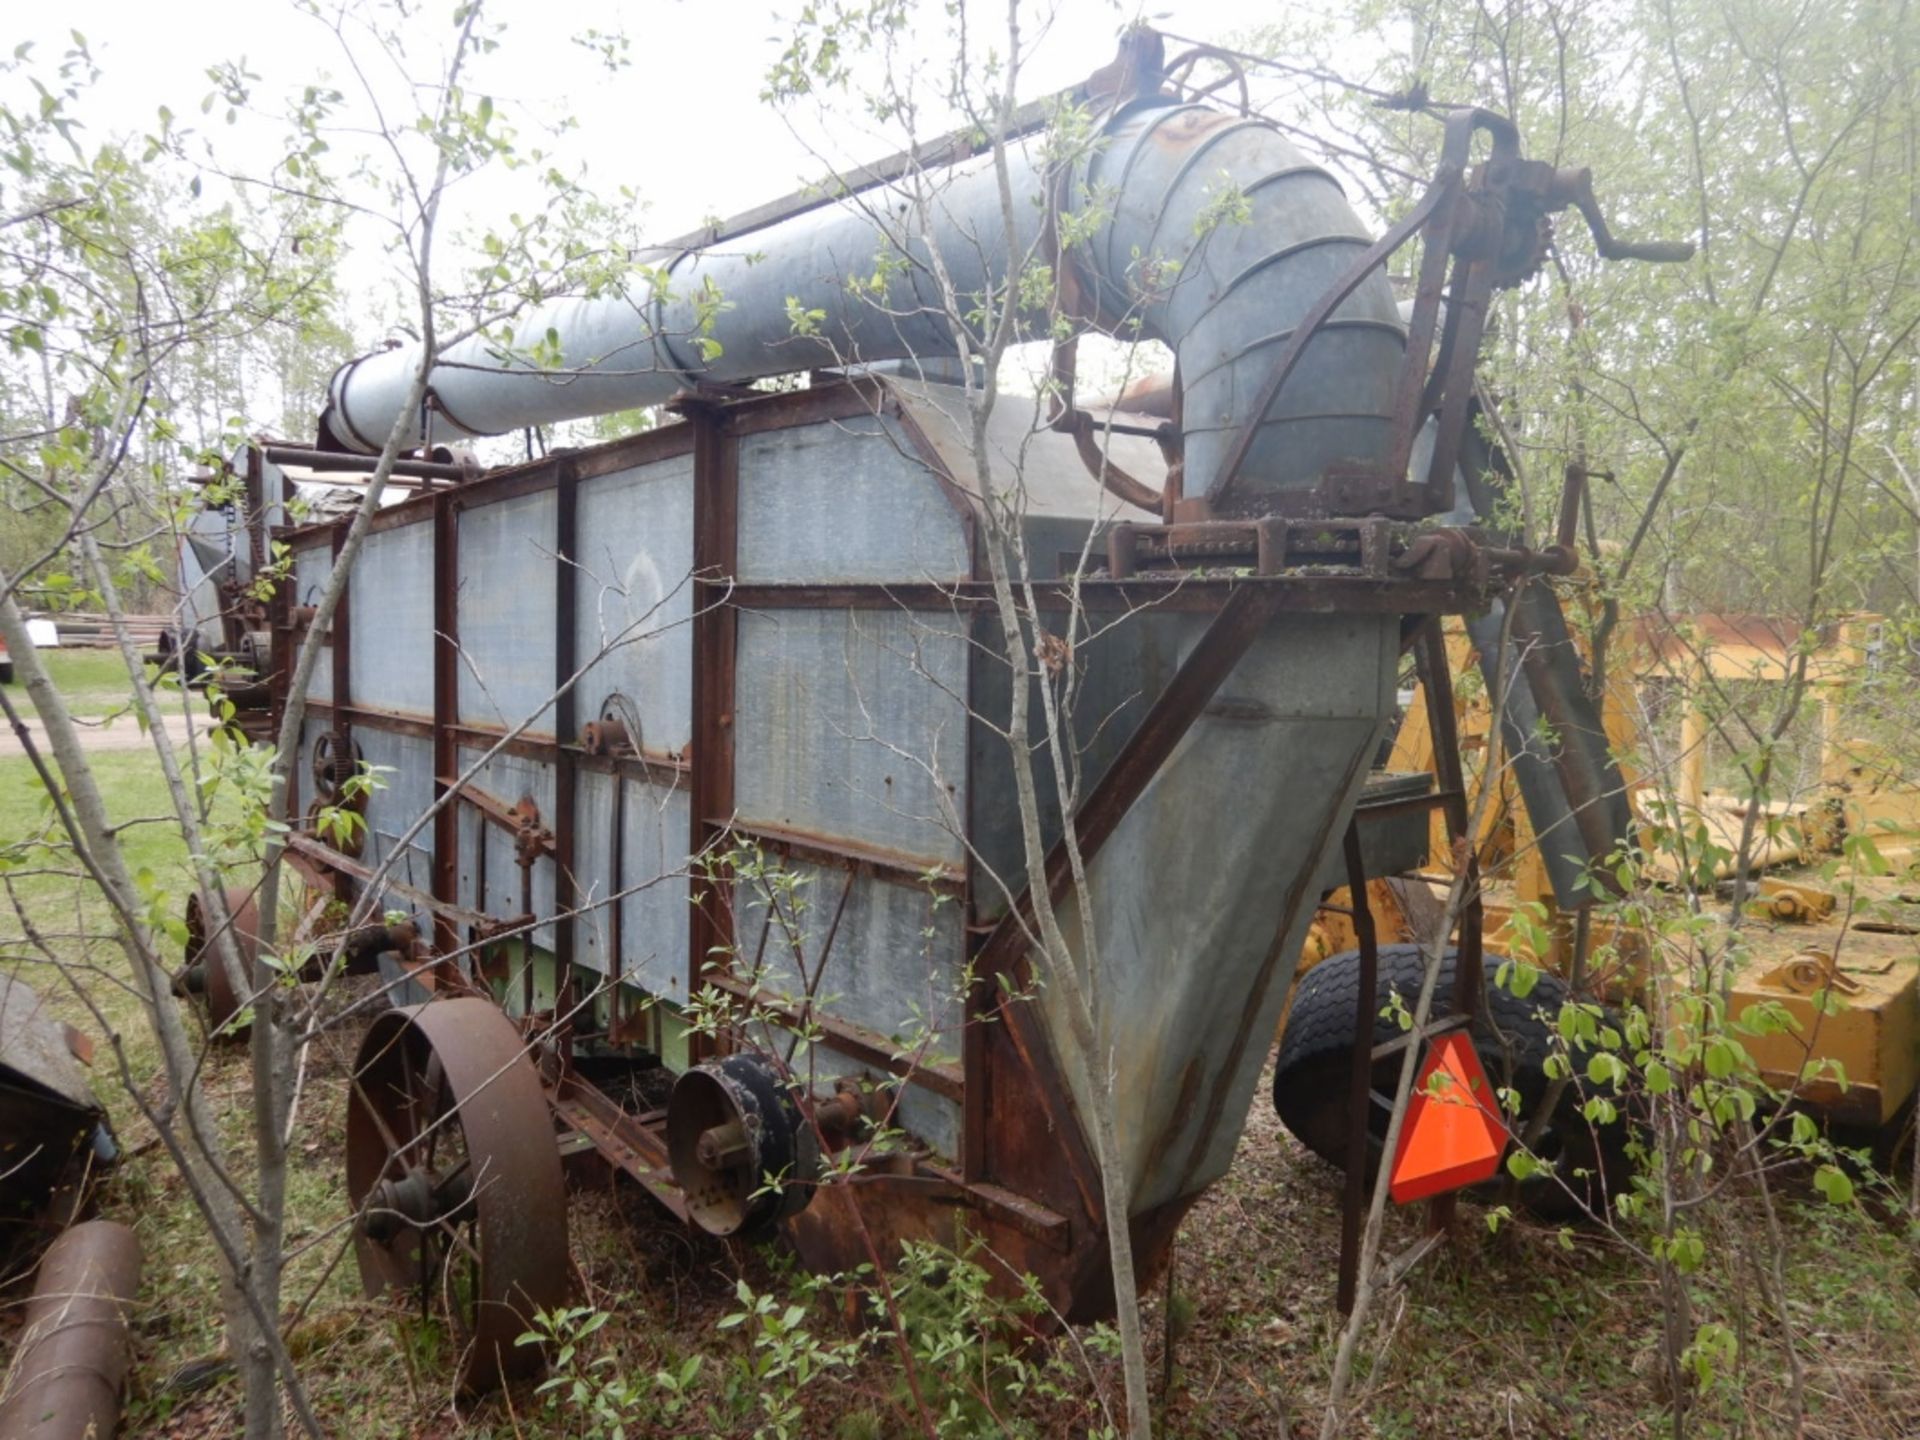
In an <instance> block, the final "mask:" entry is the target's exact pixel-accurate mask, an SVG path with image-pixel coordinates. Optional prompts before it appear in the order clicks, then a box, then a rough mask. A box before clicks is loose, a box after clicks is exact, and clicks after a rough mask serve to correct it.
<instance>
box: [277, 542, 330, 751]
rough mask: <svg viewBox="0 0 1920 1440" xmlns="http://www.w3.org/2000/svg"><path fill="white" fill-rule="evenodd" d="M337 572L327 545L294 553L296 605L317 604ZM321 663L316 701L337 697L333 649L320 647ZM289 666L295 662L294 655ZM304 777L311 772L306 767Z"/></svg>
mask: <svg viewBox="0 0 1920 1440" xmlns="http://www.w3.org/2000/svg"><path fill="white" fill-rule="evenodd" d="M332 573H333V552H332V550H330V549H329V548H328V547H327V546H325V545H310V546H308V547H307V548H306V549H304V550H298V551H295V552H294V557H293V603H294V604H295V605H317V604H319V603H320V592H321V590H323V589H324V588H325V587H326V583H327V577H328V576H329V575H331V574H332ZM319 662H320V663H319V664H318V665H316V666H315V667H314V671H313V684H312V685H311V686H310V687H308V692H307V693H308V695H309V697H310V698H312V699H315V700H331V699H332V698H333V647H332V646H331V645H322V646H321V647H320V655H319ZM286 663H287V664H288V665H291V664H292V663H293V656H292V655H289V656H288V657H287V660H286ZM301 773H302V774H305V773H307V772H306V771H305V769H304V768H303V769H302V771H301Z"/></svg>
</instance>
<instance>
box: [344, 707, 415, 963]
mask: <svg viewBox="0 0 1920 1440" xmlns="http://www.w3.org/2000/svg"><path fill="white" fill-rule="evenodd" d="M353 739H354V743H355V744H357V745H358V746H359V747H360V755H361V758H362V759H363V760H365V761H366V763H367V764H368V765H371V766H373V767H375V775H376V776H377V779H376V782H375V785H376V788H375V789H374V791H373V793H372V794H371V795H369V796H368V797H367V838H366V843H365V845H364V847H363V848H362V850H361V852H360V858H361V860H362V861H364V862H365V863H366V864H369V865H379V864H381V863H383V862H384V861H385V860H386V859H387V858H388V857H389V856H397V857H398V858H396V859H395V860H394V863H393V872H392V873H393V878H394V879H395V880H398V881H400V882H402V883H403V884H406V885H411V886H412V887H413V888H414V889H416V890H422V891H425V892H427V893H429V894H431V893H432V891H433V825H432V823H431V822H429V823H427V824H425V825H422V826H421V827H420V830H419V833H418V834H416V835H415V836H414V837H413V839H412V840H411V841H410V842H408V843H407V844H406V845H405V846H402V844H401V838H400V837H401V836H403V835H404V834H405V833H406V832H407V830H408V828H409V827H410V826H412V824H413V822H414V821H415V820H417V819H419V818H420V816H422V815H423V814H425V813H426V811H427V809H428V807H429V806H431V805H432V804H433V742H432V741H430V740H421V739H418V738H416V737H414V736H411V735H401V734H399V733H397V732H395V731H392V730H381V729H378V728H376V727H375V726H372V725H359V726H355V727H354V731H353ZM380 908H381V909H382V910H405V911H407V912H409V913H410V914H413V915H414V918H415V919H416V920H418V921H420V922H421V923H422V924H423V926H424V925H429V924H430V919H431V917H429V916H426V915H424V914H420V913H418V912H417V910H416V907H415V905H414V903H413V902H412V901H411V900H408V899H407V898H405V897H404V896H402V895H398V894H394V893H392V892H389V893H388V894H386V895H385V896H383V897H382V898H381V901H380Z"/></svg>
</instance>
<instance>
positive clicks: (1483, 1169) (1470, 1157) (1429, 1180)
mask: <svg viewBox="0 0 1920 1440" xmlns="http://www.w3.org/2000/svg"><path fill="white" fill-rule="evenodd" d="M1506 1150H1507V1127H1506V1124H1505V1123H1504V1122H1503V1121H1502V1120H1501V1118H1500V1102H1499V1098H1498V1097H1497V1096H1496V1095H1495V1094H1494V1093H1493V1086H1492V1085H1491V1084H1489V1083H1488V1081H1487V1072H1486V1071H1485V1070H1483V1069H1482V1068H1481V1066H1480V1057H1479V1055H1478V1054H1477V1053H1475V1051H1474V1048H1473V1041H1471V1040H1469V1039H1468V1038H1467V1036H1466V1034H1465V1033H1464V1032H1462V1031H1458V1030H1456V1031H1454V1032H1453V1033H1452V1034H1450V1035H1443V1036H1441V1037H1440V1038H1439V1039H1438V1040H1436V1041H1434V1042H1433V1044H1432V1045H1431V1046H1429V1047H1428V1049H1427V1063H1426V1066H1425V1068H1424V1069H1423V1070H1422V1071H1421V1072H1420V1077H1419V1079H1418V1081H1417V1082H1416V1083H1415V1085H1414V1087H1413V1094H1412V1096H1411V1097H1409V1099H1408V1102H1407V1118H1406V1119H1405V1120H1404V1121H1403V1122H1402V1123H1401V1126H1400V1144H1399V1148H1398V1149H1397V1150H1396V1151H1395V1152H1394V1156H1393V1172H1392V1178H1391V1184H1390V1187H1389V1188H1390V1190H1391V1192H1392V1194H1393V1198H1394V1203H1396V1204H1399V1205H1407V1204H1410V1203H1412V1202H1413V1201H1415V1200H1424V1199H1426V1198H1427V1197H1428V1196H1429V1195H1438V1194H1441V1193H1442V1192H1444V1191H1447V1190H1458V1189H1460V1188H1461V1187H1462V1186H1465V1185H1478V1184H1479V1183H1480V1182H1481V1181H1482V1180H1490V1179H1492V1178H1493V1176H1494V1174H1495V1172H1496V1171H1498V1170H1499V1168H1500V1157H1501V1156H1502V1155H1504V1154H1505V1153H1506Z"/></svg>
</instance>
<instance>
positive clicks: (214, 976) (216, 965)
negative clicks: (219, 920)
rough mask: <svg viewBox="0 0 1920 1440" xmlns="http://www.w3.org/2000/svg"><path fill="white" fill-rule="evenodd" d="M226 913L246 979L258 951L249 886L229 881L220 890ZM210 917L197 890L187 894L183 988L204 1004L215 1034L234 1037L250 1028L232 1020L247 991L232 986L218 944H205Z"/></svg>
mask: <svg viewBox="0 0 1920 1440" xmlns="http://www.w3.org/2000/svg"><path fill="white" fill-rule="evenodd" d="M223 893H224V894H225V896H226V901H227V914H228V915H229V916H231V917H232V919H233V938H234V942H235V943H236V944H237V945H238V946H239V947H240V964H241V968H242V969H243V970H245V972H246V976H245V978H246V980H247V981H248V982H249V983H250V982H251V980H252V977H253V965H254V961H255V960H256V959H257V958H258V957H259V954H260V937H259V931H260V909H259V907H258V906H257V905H256V904H255V903H254V891H253V889H252V887H251V886H246V885H232V886H229V887H228V888H227V889H226V890H225V891H224V892H223ZM210 921H211V917H210V916H209V915H208V914H207V913H206V909H205V907H203V906H202V905H201V904H200V897H199V895H198V894H194V895H189V896H188V897H187V969H186V977H185V980H186V988H187V990H188V991H189V992H190V993H192V994H196V995H198V996H200V1000H201V1003H202V1004H203V1005H204V1006H205V1007H206V1012H207V1026H208V1028H209V1029H210V1030H212V1031H213V1033H214V1036H215V1038H217V1039H221V1040H237V1039H239V1038H241V1037H242V1036H244V1035H245V1034H246V1033H247V1030H248V1029H249V1028H250V1027H248V1026H246V1025H234V1024H233V1023H232V1022H233V1020H234V1018H235V1017H236V1016H238V1015H239V1014H240V1012H241V1011H242V1010H244V1009H245V1008H246V1003H247V995H248V993H249V992H247V991H243V990H236V989H234V985H233V977H232V976H231V975H229V974H228V973H227V967H226V965H225V963H224V962H223V961H222V960H221V957H220V947H219V946H218V945H216V944H209V943H208V940H209V937H210V936H211V935H212V934H213V926H212V924H211V923H210Z"/></svg>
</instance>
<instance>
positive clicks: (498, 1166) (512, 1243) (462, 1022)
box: [347, 997, 572, 1391]
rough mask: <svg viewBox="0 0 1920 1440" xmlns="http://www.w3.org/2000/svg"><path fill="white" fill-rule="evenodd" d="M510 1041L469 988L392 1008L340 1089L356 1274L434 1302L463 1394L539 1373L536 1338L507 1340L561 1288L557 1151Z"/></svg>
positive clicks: (521, 1046) (568, 1288)
mask: <svg viewBox="0 0 1920 1440" xmlns="http://www.w3.org/2000/svg"><path fill="white" fill-rule="evenodd" d="M524 1052H525V1042H524V1040H523V1039H522V1037H521V1034H520V1031H519V1029H518V1028H517V1027H516V1026H515V1025H514V1023H513V1022H512V1021H511V1020H509V1019H508V1018H507V1016H506V1015H505V1014H503V1013H502V1012H501V1011H500V1009H499V1008H498V1007H497V1006H495V1005H493V1004H492V1003H491V1002H490V1001H487V1000H484V999H480V998H475V997H462V998H459V999H454V1000H441V1001H436V1002H434V1003H432V1004H428V1005H420V1006H414V1007H411V1008H408V1009H398V1010H391V1011H388V1012H387V1013H385V1014H383V1015H381V1016H380V1017H379V1018H378V1019H376V1020H375V1021H374V1022H373V1024H372V1026H371V1027H370V1028H369V1029H368V1031H367V1038H366V1039H365V1041H364V1042H362V1044H361V1047H360V1056H359V1060H358V1062H357V1063H356V1065H355V1068H354V1083H353V1087H352V1089H351V1091H350V1093H349V1095H348V1101H347V1194H348V1197H349V1198H350V1199H351V1200H352V1202H353V1206H354V1212H355V1215H356V1217H357V1218H356V1221H355V1226H354V1251H355V1255H356V1258H357V1259H358V1260H359V1264H360V1278H361V1281H362V1283H363V1284H364V1286H365V1287H366V1292H367V1294H368V1295H369V1296H373V1295H378V1294H380V1293H382V1292H383V1291H386V1290H389V1289H393V1290H406V1291H412V1292H414V1294H415V1295H416V1296H417V1297H418V1299H419V1302H420V1304H421V1306H422V1308H423V1311H426V1312H431V1311H433V1310H435V1309H438V1310H439V1311H440V1312H442V1313H444V1314H445V1315H446V1317H447V1319H448V1321H449V1322H450V1328H451V1333H452V1335H453V1337H454V1339H455V1341H456V1343H457V1344H458V1346H459V1352H460V1385H461V1388H462V1389H464V1390H468V1391H476V1390H488V1389H493V1388H495V1387H497V1386H499V1385H500V1384H502V1383H503V1382H505V1381H507V1380H511V1379H515V1378H518V1377H520V1376H523V1375H526V1374H529V1373H532V1372H534V1371H536V1370H538V1368H539V1366H540V1363H541V1356H540V1353H539V1351H538V1350H537V1349H534V1348H532V1347H528V1346H519V1345H515V1344H514V1341H515V1340H516V1339H517V1338H518V1337H519V1336H520V1335H521V1334H523V1333H525V1332H526V1330H527V1329H528V1328H530V1326H531V1324H532V1321H533V1315H534V1312H535V1311H536V1310H540V1309H550V1308H553V1307H555V1306H558V1305H562V1304H565V1303H566V1301H567V1300H568V1298H569V1297H570V1295H571V1292H572V1267H571V1266H570V1265H569V1263H568V1259H567V1209H566V1186H565V1181H564V1177H563V1176H562V1174H561V1169H560V1152H559V1147H558V1144H557V1143H556V1138H555V1133H554V1126H553V1118H552V1114H551V1112H550V1111H549V1109H548V1108H547V1101H546V1096H545V1094H544V1093H543V1092H542V1090H541V1086H540V1076H539V1072H538V1071H537V1070H536V1069H535V1068H534V1065H533V1062H532V1061H531V1060H530V1059H528V1057H527V1055H526V1054H525V1053H524Z"/></svg>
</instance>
